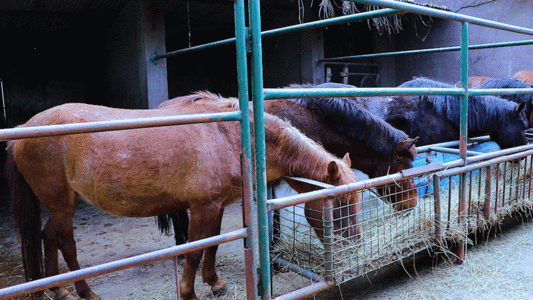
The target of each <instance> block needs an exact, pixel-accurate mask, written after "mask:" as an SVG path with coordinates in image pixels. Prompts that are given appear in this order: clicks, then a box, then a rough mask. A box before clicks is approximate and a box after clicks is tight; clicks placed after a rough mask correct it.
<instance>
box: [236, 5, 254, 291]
mask: <svg viewBox="0 0 533 300" xmlns="http://www.w3.org/2000/svg"><path fill="white" fill-rule="evenodd" d="M234 8H235V9H234V14H235V38H236V41H235V47H236V56H237V82H238V93H239V107H240V110H241V147H242V150H241V170H242V186H243V191H242V197H243V223H244V224H243V225H244V227H246V228H247V229H248V231H247V232H248V234H247V237H246V239H245V240H244V255H245V259H244V261H245V273H246V295H247V299H248V300H255V299H258V294H257V283H258V282H259V280H258V278H257V266H258V263H257V257H258V255H256V254H257V252H258V247H257V226H256V225H255V222H254V220H255V216H256V213H255V208H254V200H253V197H254V194H253V193H254V191H253V157H252V139H251V130H250V107H249V106H250V105H249V94H248V64H247V59H246V55H247V53H246V38H247V34H246V11H245V8H244V0H235V2H234Z"/></svg>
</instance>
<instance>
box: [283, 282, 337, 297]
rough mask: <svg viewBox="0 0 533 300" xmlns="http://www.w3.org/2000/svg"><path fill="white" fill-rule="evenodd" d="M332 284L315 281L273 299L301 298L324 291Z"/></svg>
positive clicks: (332, 285)
mask: <svg viewBox="0 0 533 300" xmlns="http://www.w3.org/2000/svg"><path fill="white" fill-rule="evenodd" d="M334 286H335V285H334V284H329V283H327V282H325V281H321V282H317V283H314V284H311V285H308V286H306V287H304V288H301V289H299V290H296V291H292V292H290V293H287V294H284V295H281V296H279V297H276V298H274V300H293V299H302V298H305V297H306V296H311V295H314V294H317V293H319V292H322V291H325V290H327V289H330V288H332V287H334Z"/></svg>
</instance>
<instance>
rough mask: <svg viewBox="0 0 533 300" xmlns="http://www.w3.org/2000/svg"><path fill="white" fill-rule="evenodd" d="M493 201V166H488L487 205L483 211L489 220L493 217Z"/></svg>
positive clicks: (486, 182)
mask: <svg viewBox="0 0 533 300" xmlns="http://www.w3.org/2000/svg"><path fill="white" fill-rule="evenodd" d="M491 201H492V166H488V167H487V178H486V180H485V205H484V207H483V213H484V214H485V218H486V219H487V221H489V220H490V217H491V209H490V207H491Z"/></svg>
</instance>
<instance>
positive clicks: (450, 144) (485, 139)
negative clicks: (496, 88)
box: [416, 90, 490, 154]
mask: <svg viewBox="0 0 533 300" xmlns="http://www.w3.org/2000/svg"><path fill="white" fill-rule="evenodd" d="M468 91H469V92H470V90H468ZM488 141H490V136H488V135H485V136H480V137H474V138H469V139H468V143H474V142H477V143H483V142H488ZM459 143H460V141H459V140H456V141H451V142H442V143H437V144H432V145H426V146H420V147H416V150H417V151H418V154H420V153H424V152H428V151H429V150H430V149H431V148H433V147H458V146H459Z"/></svg>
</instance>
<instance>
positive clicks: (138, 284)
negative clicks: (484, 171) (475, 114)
mask: <svg viewBox="0 0 533 300" xmlns="http://www.w3.org/2000/svg"><path fill="white" fill-rule="evenodd" d="M4 208H5V206H4ZM241 222H242V221H241V205H240V204H239V203H236V204H233V205H230V206H229V207H228V208H227V210H226V214H225V216H224V220H223V232H228V231H231V230H233V229H238V228H240V227H241ZM531 236H533V224H532V223H524V224H522V225H519V226H515V227H513V228H511V229H506V230H503V231H502V232H499V233H498V234H497V237H496V238H494V235H490V237H489V238H487V239H485V238H483V240H478V245H476V246H472V247H470V248H469V250H468V253H467V255H468V256H467V260H466V262H465V263H464V264H463V265H460V266H458V265H454V264H450V263H448V262H443V263H439V264H435V263H434V262H433V261H432V260H431V259H422V260H418V261H417V262H416V264H414V265H413V264H412V263H408V262H405V263H404V265H403V266H401V265H397V266H395V267H392V268H389V269H388V270H387V271H386V272H379V273H377V274H371V275H370V276H369V277H367V278H361V279H357V280H355V281H354V282H349V283H348V284H344V285H342V286H340V287H338V288H334V289H332V290H330V291H327V292H324V293H321V294H318V295H316V296H315V297H311V298H310V299H313V298H315V299H407V298H409V299H495V298H502V299H531V295H532V294H533V285H532V284H531V283H532V282H533V268H532V267H531V266H532V265H533V247H532V246H533V241H532V240H531V238H530V237H531ZM75 237H76V241H77V246H78V253H79V256H78V257H79V261H80V264H81V265H82V267H88V266H94V265H97V264H101V263H105V262H109V261H113V260H116V259H120V258H126V257H130V256H134V255H138V254H143V253H146V252H150V251H154V250H158V249H162V248H166V247H170V246H172V245H173V243H174V239H173V237H169V236H165V235H162V234H161V233H159V231H158V229H157V226H156V223H155V219H154V218H120V217H115V216H111V215H108V214H106V213H103V212H101V211H100V210H98V209H95V208H94V207H92V206H90V205H87V204H84V203H83V204H81V205H80V209H79V210H78V212H77V214H76V217H75ZM18 247H19V244H18V241H17V238H16V236H15V235H14V232H13V226H12V220H11V217H10V216H9V214H8V211H7V210H6V209H3V210H2V211H1V212H0V288H2V287H6V286H11V285H14V284H17V283H22V282H23V281H24V275H23V270H22V264H21V262H20V254H19V249H18ZM217 258H218V259H217V261H218V263H217V266H218V272H219V275H221V277H222V278H224V279H226V280H227V281H228V284H229V289H230V292H229V294H228V295H226V296H224V297H220V298H217V299H244V297H245V291H244V288H245V278H244V260H243V256H242V241H234V242H231V243H228V244H224V245H221V246H220V248H219V251H218V256H217ZM61 266H62V271H66V266H65V264H64V263H63V262H62V261H61ZM180 268H181V266H180ZM406 271H407V272H406ZM88 282H89V284H90V285H91V286H92V287H93V290H94V291H95V292H96V293H97V294H98V295H100V296H101V297H102V299H176V293H175V289H176V287H175V277H174V264H173V261H172V260H165V261H159V262H155V263H151V264H148V265H143V266H139V267H135V268H132V269H127V270H123V271H120V272H116V273H112V274H107V275H102V276H100V277H97V278H91V279H89V280H88ZM304 282H305V280H302V279H301V278H300V277H299V276H297V275H294V274H292V273H277V274H275V275H274V288H275V290H274V294H275V295H276V294H279V293H280V292H282V291H285V292H287V291H290V290H293V289H295V288H297V287H298V286H301V285H302V284H304ZM68 288H69V289H70V290H73V288H72V285H70V286H69V287H68ZM196 291H197V295H198V296H199V297H201V298H203V299H215V298H216V297H214V296H213V295H212V294H211V292H210V290H209V287H208V286H207V285H206V284H203V283H201V282H200V280H197V284H196Z"/></svg>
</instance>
